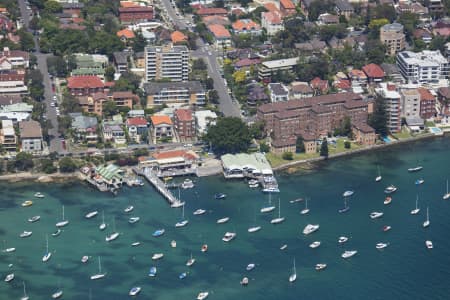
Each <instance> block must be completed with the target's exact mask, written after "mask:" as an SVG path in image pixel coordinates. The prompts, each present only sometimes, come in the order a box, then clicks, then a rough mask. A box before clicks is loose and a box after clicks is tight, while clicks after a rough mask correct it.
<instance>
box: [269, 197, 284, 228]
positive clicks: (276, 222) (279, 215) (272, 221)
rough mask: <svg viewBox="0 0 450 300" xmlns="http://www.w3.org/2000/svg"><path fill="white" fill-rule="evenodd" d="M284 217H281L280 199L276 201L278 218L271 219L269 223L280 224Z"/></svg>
mask: <svg viewBox="0 0 450 300" xmlns="http://www.w3.org/2000/svg"><path fill="white" fill-rule="evenodd" d="M284 220H285V219H284V217H281V202H280V199H278V218H275V219H272V220H271V221H270V223H272V224H280V223H283V222H284Z"/></svg>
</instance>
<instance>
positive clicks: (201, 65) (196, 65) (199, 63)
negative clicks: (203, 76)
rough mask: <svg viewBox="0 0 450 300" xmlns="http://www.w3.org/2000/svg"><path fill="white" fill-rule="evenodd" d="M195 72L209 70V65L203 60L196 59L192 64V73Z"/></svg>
mask: <svg viewBox="0 0 450 300" xmlns="http://www.w3.org/2000/svg"><path fill="white" fill-rule="evenodd" d="M194 70H201V71H206V70H207V65H206V63H205V60H204V59H203V58H199V59H195V60H194V61H193V62H192V71H194Z"/></svg>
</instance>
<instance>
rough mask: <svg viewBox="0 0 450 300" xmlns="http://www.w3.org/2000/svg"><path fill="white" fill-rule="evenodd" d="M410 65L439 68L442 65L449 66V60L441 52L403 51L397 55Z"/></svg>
mask: <svg viewBox="0 0 450 300" xmlns="http://www.w3.org/2000/svg"><path fill="white" fill-rule="evenodd" d="M397 55H398V56H400V57H401V58H402V59H403V60H404V61H405V62H406V63H407V64H409V65H420V66H430V67H439V66H440V65H441V64H447V63H448V61H447V59H446V58H445V57H444V56H443V55H442V54H441V52H440V51H439V50H436V51H431V50H423V51H422V52H417V53H416V52H411V51H403V52H400V53H399V54H397Z"/></svg>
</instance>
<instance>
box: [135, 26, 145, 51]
mask: <svg viewBox="0 0 450 300" xmlns="http://www.w3.org/2000/svg"><path fill="white" fill-rule="evenodd" d="M132 45H133V51H134V53H137V52H142V51H144V48H145V46H147V41H146V40H145V38H144V36H143V35H142V31H140V30H139V31H137V32H135V37H134V39H133V43H132Z"/></svg>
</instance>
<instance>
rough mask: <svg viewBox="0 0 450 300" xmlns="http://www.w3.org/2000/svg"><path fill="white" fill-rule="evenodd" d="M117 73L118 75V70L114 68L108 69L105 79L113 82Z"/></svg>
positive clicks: (109, 67)
mask: <svg viewBox="0 0 450 300" xmlns="http://www.w3.org/2000/svg"><path fill="white" fill-rule="evenodd" d="M115 73H116V69H114V67H113V66H108V67H106V69H105V79H106V81H113V80H114V74H115Z"/></svg>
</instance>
